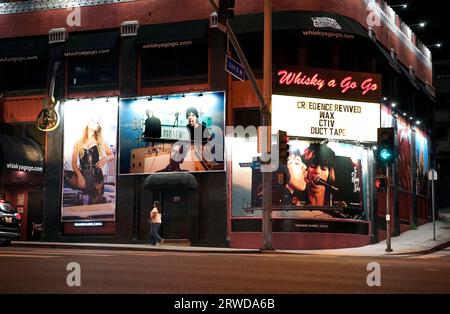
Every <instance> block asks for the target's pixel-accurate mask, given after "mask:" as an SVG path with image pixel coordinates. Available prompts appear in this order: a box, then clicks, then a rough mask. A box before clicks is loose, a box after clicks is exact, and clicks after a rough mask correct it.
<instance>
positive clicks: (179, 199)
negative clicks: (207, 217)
mask: <svg viewBox="0 0 450 314" xmlns="http://www.w3.org/2000/svg"><path fill="white" fill-rule="evenodd" d="M162 213H163V218H162V235H163V238H166V239H190V227H191V219H190V213H191V199H190V195H189V192H188V191H187V190H176V191H175V190H164V191H163V202H162Z"/></svg>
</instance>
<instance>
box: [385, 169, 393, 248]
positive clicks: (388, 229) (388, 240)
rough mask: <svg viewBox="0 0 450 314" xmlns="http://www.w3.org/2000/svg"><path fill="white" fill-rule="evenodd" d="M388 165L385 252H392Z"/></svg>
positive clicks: (387, 171)
mask: <svg viewBox="0 0 450 314" xmlns="http://www.w3.org/2000/svg"><path fill="white" fill-rule="evenodd" d="M389 188H390V185H389V165H386V245H387V247H386V252H392V248H391V208H390V206H389V205H390V199H389V198H390V193H389Z"/></svg>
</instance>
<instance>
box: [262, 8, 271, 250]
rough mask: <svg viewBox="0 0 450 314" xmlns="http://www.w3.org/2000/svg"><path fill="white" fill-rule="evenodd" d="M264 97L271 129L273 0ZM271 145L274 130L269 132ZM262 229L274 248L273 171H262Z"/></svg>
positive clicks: (267, 16)
mask: <svg viewBox="0 0 450 314" xmlns="http://www.w3.org/2000/svg"><path fill="white" fill-rule="evenodd" d="M263 97H264V104H263V105H261V107H260V111H261V126H262V127H263V128H268V129H269V130H271V124H272V121H271V120H272V119H271V107H272V0H264V63H263ZM268 134H269V137H268V140H269V141H270V144H269V145H268V146H269V147H270V146H271V142H272V138H271V135H272V132H271V131H270V132H269V133H268ZM262 184H263V199H262V208H263V211H262V231H263V236H264V242H263V247H262V249H263V250H272V249H273V248H272V172H262Z"/></svg>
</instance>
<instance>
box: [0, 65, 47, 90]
mask: <svg viewBox="0 0 450 314" xmlns="http://www.w3.org/2000/svg"><path fill="white" fill-rule="evenodd" d="M46 85H47V60H39V61H30V62H27V61H22V62H5V63H0V92H3V91H6V92H8V93H11V94H14V93H19V92H20V93H23V91H27V92H36V93H37V92H42V91H43V90H45V89H46Z"/></svg>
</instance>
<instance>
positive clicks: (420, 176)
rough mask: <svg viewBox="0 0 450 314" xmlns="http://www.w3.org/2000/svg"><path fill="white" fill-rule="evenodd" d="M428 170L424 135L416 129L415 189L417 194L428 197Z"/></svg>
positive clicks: (426, 145)
mask: <svg viewBox="0 0 450 314" xmlns="http://www.w3.org/2000/svg"><path fill="white" fill-rule="evenodd" d="M429 169H430V162H429V151H428V140H427V137H426V135H425V134H424V133H423V132H422V131H421V130H419V129H416V176H417V178H416V180H417V181H416V189H417V194H418V195H422V196H425V197H427V196H428V178H427V174H428V170H429Z"/></svg>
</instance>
